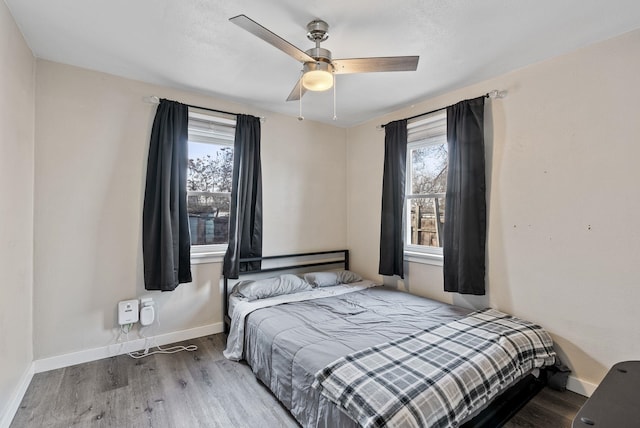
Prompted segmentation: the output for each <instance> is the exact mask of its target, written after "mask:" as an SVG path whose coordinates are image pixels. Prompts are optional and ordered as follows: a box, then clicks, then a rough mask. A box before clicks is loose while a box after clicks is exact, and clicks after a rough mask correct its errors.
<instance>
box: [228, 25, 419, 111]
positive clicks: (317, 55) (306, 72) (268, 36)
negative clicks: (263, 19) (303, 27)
mask: <svg viewBox="0 0 640 428" xmlns="http://www.w3.org/2000/svg"><path fill="white" fill-rule="evenodd" d="M229 21H231V22H233V23H234V24H236V25H238V26H239V27H241V28H244V29H245V30H247V31H248V32H250V33H251V34H253V35H255V36H258V37H260V38H261V39H262V40H264V41H265V42H267V43H269V44H271V45H273V46H275V47H276V48H278V49H280V50H281V51H283V52H284V53H286V54H288V55H290V56H292V57H293V58H295V59H296V60H298V61H300V62H302V64H303V68H302V73H303V74H302V77H301V78H300V79H299V80H298V82H297V83H296V86H295V87H294V88H293V90H292V91H291V93H290V94H289V97H288V98H287V101H295V100H299V99H300V97H302V95H304V93H305V92H306V91H307V90H309V91H326V90H327V89H330V88H331V87H332V86H333V78H334V75H335V74H350V73H371V72H380V71H415V70H416V69H417V68H418V59H419V57H418V56H391V57H372V58H345V59H332V58H331V51H329V50H328V49H324V48H321V47H320V43H321V42H324V41H325V40H327V38H328V37H329V34H328V31H329V24H327V23H326V22H324V21H322V20H321V19H316V20H313V21H311V22H309V23H308V24H307V38H308V39H309V40H311V41H312V42H315V44H316V47H315V48H311V49H308V50H307V51H304V52H303V51H302V50H300V49H298V48H297V47H295V46H294V45H292V44H291V43H289V42H288V41H286V40H285V39H283V38H282V37H280V36H278V35H277V34H275V33H273V32H271V31H269V30H268V29H266V28H265V27H263V26H262V25H260V24H258V23H257V22H255V21H254V20H252V19H251V18H249V17H247V16H246V15H238V16H234V17H233V18H230V19H229Z"/></svg>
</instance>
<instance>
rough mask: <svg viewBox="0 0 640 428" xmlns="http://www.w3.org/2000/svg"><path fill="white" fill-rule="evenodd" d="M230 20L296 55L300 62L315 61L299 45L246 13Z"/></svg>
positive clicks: (283, 50)
mask: <svg viewBox="0 0 640 428" xmlns="http://www.w3.org/2000/svg"><path fill="white" fill-rule="evenodd" d="M229 21H231V22H233V23H234V24H236V25H237V26H239V27H241V28H244V29H245V30H247V31H248V32H250V33H251V34H253V35H254V36H258V37H260V38H261V39H262V40H264V41H265V42H267V43H269V44H271V45H273V46H275V47H276V48H278V49H280V50H281V51H282V52H284V53H286V54H287V55H290V56H292V57H294V58H295V59H297V60H298V61H300V62H307V61H315V59H313V58H312V57H310V56H309V55H307V54H306V53H304V52H303V51H301V50H300V49H298V48H297V47H295V46H293V45H292V44H291V43H289V42H287V41H286V40H285V39H283V38H282V37H280V36H278V35H277V34H275V33H272V32H271V31H269V30H267V29H266V28H264V27H263V26H262V25H260V24H258V23H257V22H256V21H254V20H253V19H251V18H249V17H248V16H246V15H238V16H234V17H233V18H229Z"/></svg>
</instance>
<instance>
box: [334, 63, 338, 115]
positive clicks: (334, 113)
mask: <svg viewBox="0 0 640 428" xmlns="http://www.w3.org/2000/svg"><path fill="white" fill-rule="evenodd" d="M337 119H338V115H337V114H336V75H335V74H333V120H337Z"/></svg>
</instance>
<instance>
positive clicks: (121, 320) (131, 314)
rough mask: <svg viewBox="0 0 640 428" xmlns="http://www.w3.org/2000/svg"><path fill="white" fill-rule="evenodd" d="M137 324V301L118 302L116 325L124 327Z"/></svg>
mask: <svg viewBox="0 0 640 428" xmlns="http://www.w3.org/2000/svg"><path fill="white" fill-rule="evenodd" d="M137 322H138V300H137V299H133V300H123V301H122V302H118V324H120V325H126V324H133V323H137Z"/></svg>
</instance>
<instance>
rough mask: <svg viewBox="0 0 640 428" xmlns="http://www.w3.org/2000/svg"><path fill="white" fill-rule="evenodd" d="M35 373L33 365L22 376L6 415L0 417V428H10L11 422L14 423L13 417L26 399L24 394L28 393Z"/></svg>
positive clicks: (10, 400) (5, 411)
mask: <svg viewBox="0 0 640 428" xmlns="http://www.w3.org/2000/svg"><path fill="white" fill-rule="evenodd" d="M34 373H35V372H34V365H33V363H31V364H29V367H28V368H27V370H26V371H25V372H24V373H23V374H22V377H21V378H20V382H19V383H18V387H17V388H16V389H15V390H14V391H13V395H12V396H11V398H10V399H9V403H8V405H7V407H6V408H5V409H4V414H3V415H0V428H9V425H11V421H13V417H14V416H15V414H16V412H17V411H18V407H20V403H21V402H22V397H24V394H25V393H26V392H27V388H28V387H29V384H30V383H31V379H32V378H33V374H34Z"/></svg>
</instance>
